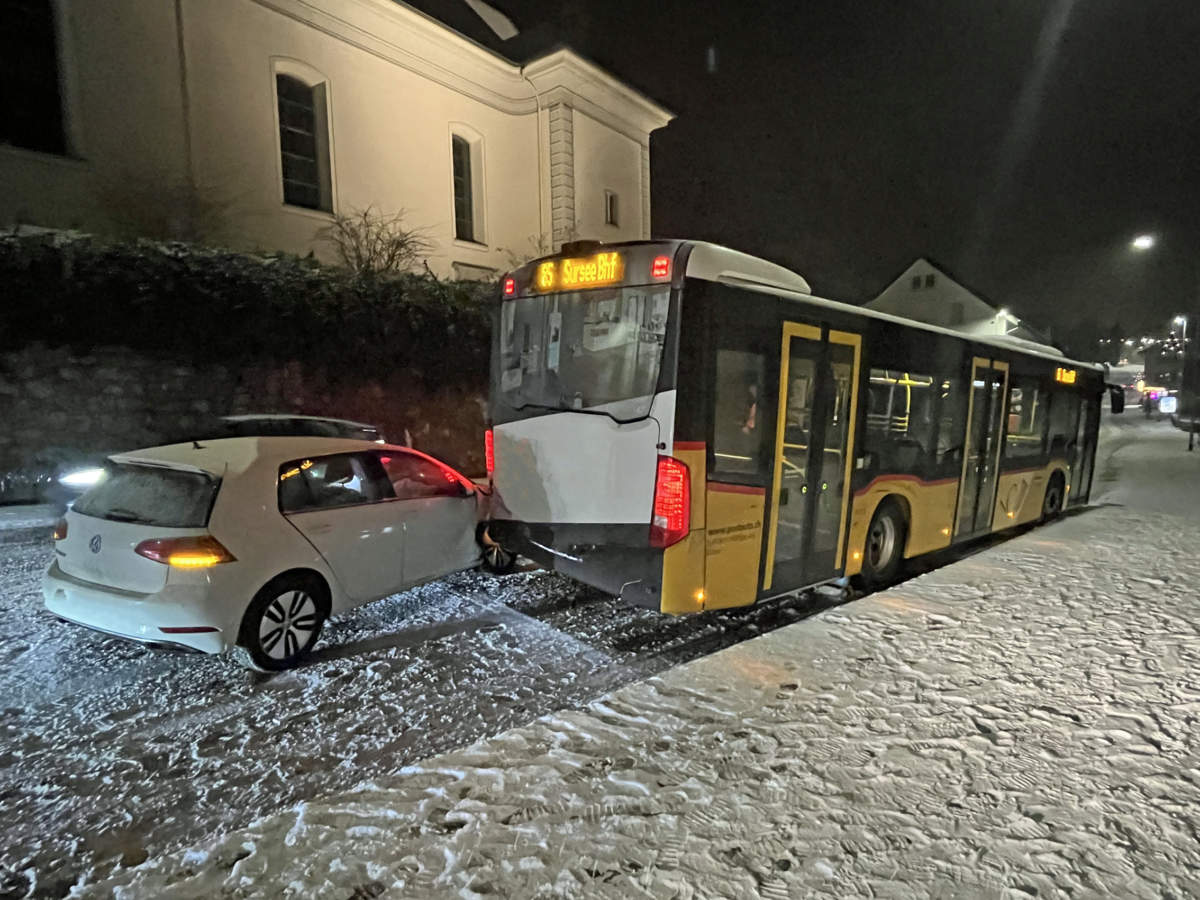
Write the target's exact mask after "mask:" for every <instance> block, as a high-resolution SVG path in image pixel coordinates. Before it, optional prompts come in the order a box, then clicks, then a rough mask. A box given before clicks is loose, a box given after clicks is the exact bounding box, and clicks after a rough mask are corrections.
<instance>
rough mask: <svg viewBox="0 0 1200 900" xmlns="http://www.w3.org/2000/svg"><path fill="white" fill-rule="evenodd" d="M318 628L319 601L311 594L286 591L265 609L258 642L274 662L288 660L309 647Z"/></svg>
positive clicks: (259, 628)
mask: <svg viewBox="0 0 1200 900" xmlns="http://www.w3.org/2000/svg"><path fill="white" fill-rule="evenodd" d="M316 627H317V601H316V600H314V599H313V596H312V595H311V594H310V593H308V591H302V590H289V591H284V592H283V593H282V594H280V595H279V596H278V597H276V598H275V599H274V600H272V601H271V602H270V604H269V605H268V606H267V608H266V609H265V610H263V616H262V621H261V622H260V623H259V625H258V643H259V646H260V647H262V649H263V652H264V653H266V654H267V655H268V656H269V657H271V659H287V658H288V657H290V656H295V655H296V654H297V653H299V652H300V650H301V649H302V648H303V647H304V646H306V645H307V644H308V642H309V640H310V638H311V637H312V633H313V629H314V628H316Z"/></svg>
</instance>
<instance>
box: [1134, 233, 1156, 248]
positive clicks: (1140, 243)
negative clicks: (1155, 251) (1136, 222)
mask: <svg viewBox="0 0 1200 900" xmlns="http://www.w3.org/2000/svg"><path fill="white" fill-rule="evenodd" d="M1154 244H1155V240H1154V235H1152V234H1139V235H1138V236H1137V237H1135V238H1134V239H1133V244H1132V246H1133V249H1134V250H1149V249H1150V248H1151V247H1153V246H1154Z"/></svg>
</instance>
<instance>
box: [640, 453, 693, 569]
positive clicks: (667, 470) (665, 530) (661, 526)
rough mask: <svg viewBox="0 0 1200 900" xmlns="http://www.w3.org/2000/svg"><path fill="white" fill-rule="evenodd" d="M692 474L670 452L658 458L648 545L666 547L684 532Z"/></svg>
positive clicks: (687, 525) (688, 516)
mask: <svg viewBox="0 0 1200 900" xmlns="http://www.w3.org/2000/svg"><path fill="white" fill-rule="evenodd" d="M691 482H692V478H691V473H690V472H689V471H688V467H687V466H686V465H685V464H684V463H682V462H680V461H679V460H677V459H675V458H674V457H673V456H660V457H659V458H658V471H657V472H656V473H655V477H654V518H653V519H652V520H651V522H650V546H651V547H661V548H666V547H670V546H672V545H673V544H678V543H679V542H680V541H682V540H683V539H684V538H685V537H687V536H688V531H689V530H690V529H691V522H692V484H691Z"/></svg>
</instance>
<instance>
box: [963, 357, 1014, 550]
mask: <svg viewBox="0 0 1200 900" xmlns="http://www.w3.org/2000/svg"><path fill="white" fill-rule="evenodd" d="M1007 396H1008V363H1004V362H998V361H995V360H988V359H981V358H979V357H976V358H975V360H974V362H973V363H972V366H971V395H970V399H969V401H968V404H967V440H966V445H965V446H964V448H963V468H962V477H961V479H960V481H959V488H958V516H957V518H956V520H955V525H954V536H955V537H956V538H958V537H967V536H969V535H973V534H979V533H981V532H985V531H988V530H989V526H990V524H991V521H992V508H993V506H994V505H995V502H996V474H997V470H998V469H999V467H1000V446H1001V443H1002V442H1003V440H1004V405H1005V400H1006V398H1007Z"/></svg>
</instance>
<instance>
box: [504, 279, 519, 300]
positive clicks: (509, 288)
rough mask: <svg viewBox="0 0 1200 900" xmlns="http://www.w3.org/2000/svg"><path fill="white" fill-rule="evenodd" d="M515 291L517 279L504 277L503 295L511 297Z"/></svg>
mask: <svg viewBox="0 0 1200 900" xmlns="http://www.w3.org/2000/svg"><path fill="white" fill-rule="evenodd" d="M516 293H517V280H516V279H515V278H505V279H504V296H505V297H512V296H515V295H516Z"/></svg>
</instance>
